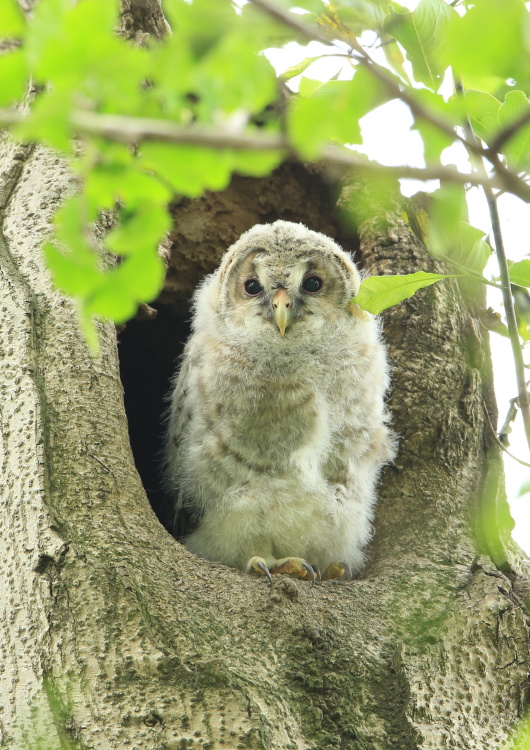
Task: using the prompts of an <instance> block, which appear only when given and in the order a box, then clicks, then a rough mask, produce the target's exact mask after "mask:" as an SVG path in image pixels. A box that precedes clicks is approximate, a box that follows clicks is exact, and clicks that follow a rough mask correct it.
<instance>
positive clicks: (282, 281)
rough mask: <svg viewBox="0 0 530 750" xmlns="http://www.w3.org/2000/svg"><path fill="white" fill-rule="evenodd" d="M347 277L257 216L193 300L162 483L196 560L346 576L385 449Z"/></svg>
mask: <svg viewBox="0 0 530 750" xmlns="http://www.w3.org/2000/svg"><path fill="white" fill-rule="evenodd" d="M359 284H360V276H359V273H358V271H357V269H356V267H355V264H354V263H353V261H352V260H351V258H350V256H349V255H348V254H347V253H345V252H344V251H343V250H342V249H341V248H340V247H339V246H338V245H337V244H336V243H335V242H333V241H332V240H331V239H329V238H328V237H326V236H325V235H323V234H319V233H318V232H313V231H310V230H308V229H307V228H306V227H305V226H303V225H302V224H295V223H291V222H287V221H276V222H274V223H273V224H263V225H257V226H255V227H253V228H252V229H250V230H249V231H248V232H246V233H245V234H243V235H242V236H241V237H240V239H239V240H238V241H237V242H236V243H235V244H234V245H232V247H230V248H229V250H228V251H227V252H226V253H225V255H224V257H223V258H222V261H221V264H220V266H219V268H218V269H217V271H215V273H213V274H212V275H211V276H208V277H207V278H206V279H205V281H204V282H203V283H202V284H201V285H200V286H199V288H198V289H197V291H196V293H195V297H194V315H193V321H192V334H191V336H190V338H189V341H188V343H187V345H186V347H185V350H184V353H183V356H182V362H181V367H180V372H179V373H178V375H177V377H176V379H175V381H174V387H173V390H172V394H171V406H170V410H169V412H168V430H167V443H166V455H165V481H166V485H167V489H168V491H169V493H170V494H171V496H172V498H173V501H174V506H175V513H176V535H177V537H178V538H181V539H182V541H183V542H184V544H185V545H186V547H188V549H189V550H191V552H194V553H195V554H196V555H198V556H200V557H202V558H205V559H207V560H212V561H220V562H222V563H225V564H226V565H229V566H233V567H235V568H240V569H242V570H246V571H249V572H253V573H257V574H259V575H265V576H267V577H268V578H269V579H270V580H271V581H272V579H271V574H289V575H292V576H296V577H298V578H300V579H305V580H309V579H312V580H313V581H314V579H315V575H316V577H317V578H321V579H322V580H327V579H331V578H337V577H340V576H342V575H345V574H346V575H347V574H348V572H350V573H354V572H356V571H358V570H359V569H360V568H361V566H362V563H363V548H364V547H365V545H366V543H367V542H368V540H369V539H370V536H371V533H372V531H371V528H372V527H371V522H372V518H373V507H374V501H375V486H376V483H377V480H378V476H379V473H380V470H381V467H382V466H383V464H384V463H385V462H388V461H389V460H390V459H391V458H392V456H393V452H394V440H393V438H392V434H391V431H390V430H389V427H388V426H387V421H388V417H387V414H386V411H385V406H384V394H385V389H386V388H387V385H388V380H389V374H388V365H387V361H386V357H385V349H384V346H383V343H382V341H381V338H380V330H379V325H378V323H377V321H376V320H375V319H374V318H373V317H372V316H370V315H368V314H367V313H364V312H363V311H361V310H360V308H358V307H357V306H356V305H354V304H352V302H351V299H352V297H354V296H355V295H356V294H357V292H358V289H359Z"/></svg>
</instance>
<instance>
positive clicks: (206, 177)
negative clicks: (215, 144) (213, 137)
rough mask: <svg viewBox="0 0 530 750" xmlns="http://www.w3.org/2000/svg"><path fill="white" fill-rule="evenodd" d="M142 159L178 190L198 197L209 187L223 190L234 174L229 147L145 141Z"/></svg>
mask: <svg viewBox="0 0 530 750" xmlns="http://www.w3.org/2000/svg"><path fill="white" fill-rule="evenodd" d="M139 163H140V165H141V166H142V167H144V168H145V169H148V170H153V172H155V173H156V174H157V175H159V176H163V178H164V179H165V180H167V181H168V182H169V184H170V185H171V186H172V187H173V189H174V191H175V192H176V193H181V194H182V195H188V196H190V197H191V198H197V197H198V196H199V195H201V194H202V193H203V192H204V191H205V190H222V189H223V188H225V187H226V186H227V185H228V183H229V181H230V177H231V169H232V158H231V153H230V152H229V151H226V150H224V151H220V150H219V151H216V150H215V149H209V148H203V147H200V146H178V145H169V144H166V143H144V144H143V145H142V149H141V152H140V159H139Z"/></svg>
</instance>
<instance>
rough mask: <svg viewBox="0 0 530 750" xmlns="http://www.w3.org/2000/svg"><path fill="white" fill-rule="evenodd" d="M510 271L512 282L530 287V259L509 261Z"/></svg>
mask: <svg viewBox="0 0 530 750" xmlns="http://www.w3.org/2000/svg"><path fill="white" fill-rule="evenodd" d="M509 271H510V281H511V283H512V284H517V286H527V287H530V260H520V261H518V262H517V263H509Z"/></svg>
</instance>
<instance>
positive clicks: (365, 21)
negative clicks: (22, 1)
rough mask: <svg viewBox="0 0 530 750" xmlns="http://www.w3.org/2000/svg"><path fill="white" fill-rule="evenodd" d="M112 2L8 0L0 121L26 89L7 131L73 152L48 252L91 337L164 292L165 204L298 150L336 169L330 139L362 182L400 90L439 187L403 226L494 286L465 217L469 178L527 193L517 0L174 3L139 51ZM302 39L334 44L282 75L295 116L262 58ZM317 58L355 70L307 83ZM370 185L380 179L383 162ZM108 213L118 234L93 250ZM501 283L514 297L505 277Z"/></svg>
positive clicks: (0, 20)
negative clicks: (162, 30)
mask: <svg viewBox="0 0 530 750" xmlns="http://www.w3.org/2000/svg"><path fill="white" fill-rule="evenodd" d="M239 4H240V3H239ZM293 8H298V11H297V12H296V13H293V12H292V9H293ZM300 8H302V9H304V11H305V12H304V13H302V14H300V12H299V9H300ZM118 10H119V8H118V4H117V2H116V0H112V1H111V0H105V1H103V0H81V2H79V3H75V4H73V3H71V2H70V0H40V2H39V3H37V5H36V8H35V11H34V13H33V15H32V17H31V19H30V20H29V21H26V20H25V18H24V17H23V15H22V13H21V11H20V10H19V6H18V5H17V3H16V2H15V0H0V38H3V39H4V41H5V42H6V43H5V44H4V45H3V47H2V49H4V53H3V54H1V55H0V76H1V79H2V86H1V87H0V106H4V107H10V109H4V110H3V111H2V113H0V122H2V117H3V121H4V122H5V123H6V124H7V123H13V121H14V120H17V118H14V117H13V112H14V111H16V110H15V109H14V107H13V105H14V104H16V102H18V101H20V100H22V99H23V98H24V97H25V99H26V101H27V102H30V107H29V113H28V115H27V116H25V117H23V118H19V121H16V122H15V124H13V133H14V137H16V138H21V139H24V140H31V141H38V142H41V143H44V144H47V145H49V146H51V147H52V148H54V149H57V150H58V151H60V152H62V153H63V154H64V156H65V158H66V159H68V160H69V162H70V165H71V168H72V170H73V171H74V172H75V174H76V175H77V177H78V183H79V190H78V192H77V194H76V195H75V196H73V197H72V198H70V199H69V200H68V201H67V202H66V203H65V205H64V206H63V207H62V208H61V209H60V211H59V212H58V214H57V216H56V221H55V232H54V235H53V237H52V238H50V240H49V241H48V242H47V243H46V244H45V247H44V253H45V257H46V261H47V264H48V267H49V268H50V270H51V273H52V275H53V278H54V280H55V283H56V284H57V286H58V287H60V288H61V289H63V290H64V291H65V292H67V293H68V294H70V295H72V296H73V297H75V298H76V300H77V301H78V306H79V311H80V317H81V320H82V321H83V326H84V329H85V332H86V335H87V337H88V338H89V340H90V341H91V343H92V345H93V346H95V345H96V343H97V341H96V334H95V328H94V327H93V323H92V320H93V318H94V316H105V317H108V318H111V319H112V320H115V321H116V322H122V321H124V320H126V319H128V318H129V317H131V316H132V315H133V314H134V312H135V310H136V307H137V305H138V303H139V302H141V301H149V300H151V299H153V298H154V297H156V295H157V293H158V291H159V290H160V287H161V285H162V281H163V276H164V268H163V264H162V261H161V260H160V257H159V255H158V253H157V245H158V243H159V241H160V239H161V238H162V236H163V235H164V233H165V232H167V231H168V229H169V226H170V221H169V215H168V211H167V206H168V204H169V203H170V202H171V201H175V200H179V199H180V198H182V197H185V196H187V197H191V198H195V197H197V196H199V195H201V193H203V192H204V191H205V190H221V189H223V188H224V187H226V186H227V184H228V182H229V181H230V178H231V175H232V173H233V172H239V173H243V174H248V175H265V174H267V173H268V172H270V171H271V170H272V169H273V168H274V167H275V166H276V165H277V164H278V163H279V162H280V161H281V160H282V159H283V158H284V157H285V155H286V154H288V153H293V152H294V153H295V154H298V155H299V156H300V157H301V158H303V159H306V160H316V159H326V158H328V154H329V153H330V152H329V149H330V144H334V145H335V146H337V145H338V146H340V147H341V148H342V150H340V149H337V148H335V151H334V159H335V160H339V161H340V160H341V158H342V159H344V163H348V162H350V163H351V161H352V159H353V160H355V158H356V154H357V156H358V166H357V169H359V170H360V171H361V172H365V173H368V174H370V170H373V169H374V167H377V166H378V165H373V164H372V163H370V162H369V161H368V160H366V159H365V158H364V157H363V156H362V154H361V153H360V152H359V150H358V147H359V146H362V133H361V128H360V124H359V120H360V119H361V118H362V117H363V116H364V115H366V114H367V113H369V112H371V111H373V110H374V109H375V108H377V107H379V106H380V105H381V104H383V103H385V102H389V101H391V100H393V99H401V100H402V101H404V102H405V103H406V104H407V105H408V107H409V109H410V111H411V114H412V117H413V119H414V127H415V128H416V129H417V131H418V133H419V135H420V137H421V139H422V141H423V144H424V153H425V159H426V166H425V168H424V169H423V170H417V172H418V176H419V177H422V176H423V177H424V178H425V179H429V178H437V177H439V178H442V182H441V187H440V188H439V189H438V190H437V191H435V192H434V193H433V194H432V195H431V198H430V207H429V210H428V212H423V211H419V212H416V213H415V215H409V221H410V225H411V227H412V228H414V231H416V228H417V226H420V225H421V227H422V231H421V232H420V233H419V235H420V236H421V239H422V241H423V242H424V243H425V244H426V246H427V247H428V248H429V249H430V251H431V252H432V254H433V255H434V256H435V257H436V258H438V259H441V260H443V261H445V262H448V263H449V264H450V266H452V268H453V270H454V273H455V274H457V275H464V276H465V275H470V276H472V277H473V278H475V279H477V278H478V279H483V280H484V281H487V282H489V283H492V280H491V279H488V278H487V277H486V276H484V274H485V268H486V265H487V261H488V259H489V256H490V247H489V245H488V244H486V242H485V240H484V237H483V232H481V231H480V230H479V229H477V228H474V227H472V226H471V225H470V224H469V223H467V221H466V219H467V213H466V196H465V183H466V182H467V181H468V179H469V181H470V182H472V181H474V182H473V184H483V185H484V186H485V189H486V191H489V195H490V197H491V196H493V200H494V198H495V192H496V191H498V190H499V189H500V190H503V191H508V192H512V193H514V194H515V195H518V196H519V197H520V198H523V200H526V201H528V200H530V188H529V187H528V185H527V181H526V174H525V170H527V169H529V168H530V150H529V148H528V143H529V142H530V102H529V100H528V98H527V95H528V94H529V93H530V55H529V51H530V50H529V46H530V42H529V35H528V28H529V26H530V15H529V12H528V10H527V8H526V5H525V4H524V2H523V0H505V2H503V3H498V2H497V0H477V2H475V3H473V4H470V5H469V6H468V4H467V3H466V2H464V1H463V0H457V1H456V2H452V3H449V2H447V1H446V0H421V2H419V4H418V5H417V7H416V8H415V9H414V10H410V9H408V8H405V7H403V6H401V5H399V4H398V3H396V2H387V0H300V1H299V2H296V3H295V2H289V1H288V0H251V1H250V2H249V3H247V4H245V5H243V7H242V8H240V7H238V6H236V5H235V4H233V3H232V2H230V0H193V1H192V2H191V1H188V0H167V2H166V3H165V6H164V10H165V13H166V16H167V18H168V21H169V23H170V26H171V30H172V31H171V33H170V34H167V35H166V37H165V38H164V39H163V40H158V39H154V38H150V39H149V40H148V41H147V43H146V42H145V40H144V39H139V40H130V39H129V40H127V39H124V38H122V37H120V36H119V35H117V34H116V33H115V32H116V27H117V23H118ZM205 19H208V22H207V23H205ZM293 40H295V41H297V42H298V43H301V44H304V43H307V42H309V41H310V40H313V41H314V40H316V41H320V42H321V43H322V45H325V46H323V47H322V55H317V56H315V55H314V54H313V55H312V56H308V57H306V58H305V59H301V60H300V61H299V62H298V63H296V64H295V65H293V66H292V67H291V68H289V69H288V70H286V71H285V72H284V73H283V76H282V77H281V78H282V80H283V82H284V83H285V82H286V81H292V80H295V79H296V77H298V78H299V90H298V93H297V94H293V95H292V96H291V98H290V101H289V102H288V104H287V105H286V107H287V109H286V111H285V112H283V111H282V107H283V105H282V106H280V105H279V102H278V90H279V88H278V78H277V75H276V73H275V71H274V69H273V68H272V66H271V64H270V63H269V62H268V60H267V57H266V55H265V54H264V50H267V49H269V48H273V47H283V46H284V45H285V44H286V43H288V42H292V41H293ZM325 54H331V55H336V56H337V59H338V61H339V62H342V63H344V64H345V65H346V66H349V68H350V75H349V77H348V76H345V75H344V74H343V75H342V76H341V77H340V79H339V78H338V77H337V76H333V78H332V79H330V80H328V81H321V80H318V81H317V80H314V79H312V78H311V77H310V75H309V74H310V72H311V66H312V65H313V64H314V63H315V62H316V61H317V60H318V59H320V57H322V56H324V55H325ZM451 71H452V73H453V75H454V82H455V85H454V87H453V93H452V94H451V95H449V96H448V95H447V93H445V94H443V93H442V91H444V81H445V90H446V89H447V82H448V80H449V79H448V76H449V75H450V73H451ZM345 77H346V80H342V79H343V78H345ZM28 80H31V82H32V90H31V91H32V93H28V89H27V82H28ZM35 92H37V93H35ZM391 128H392V123H391V122H390V123H389V137H391V135H392V130H391ZM457 141H460V142H461V143H463V144H464V145H465V147H466V148H467V149H468V152H469V154H470V162H471V166H472V170H471V169H470V172H471V171H472V172H473V175H472V176H470V177H468V176H466V175H464V174H461V173H458V171H457V170H456V168H455V169H454V170H453V171H452V172H451V171H450V170H447V168H445V167H443V166H442V165H441V162H440V156H441V153H442V151H443V150H444V149H445V148H446V147H447V146H449V145H451V144H453V143H455V142H457ZM345 146H348V149H345V148H344V147H345ZM356 146H357V149H356ZM482 162H485V163H486V165H487V168H485V167H484V166H483V165H482ZM397 173H399V169H398V170H397ZM376 174H377V175H378V179H379V180H380V179H381V168H380V167H379V171H377V172H376ZM403 174H407V175H409V174H410V170H409V171H408V172H407V171H406V169H405V168H404V170H403ZM382 176H383V177H384V170H383V175H382ZM391 176H392V178H395V176H396V170H394V172H393V173H392V175H391ZM376 183H377V180H374V184H376ZM371 200H377V196H376V195H375V193H374V196H371ZM102 211H107V212H109V211H110V212H112V216H113V217H114V221H115V224H114V227H113V229H112V230H111V231H110V232H109V233H108V234H107V236H106V238H105V240H104V242H102V241H100V242H97V241H96V239H95V233H94V231H93V227H94V223H95V222H96V221H97V220H98V217H100V215H101V212H102ZM416 233H417V234H418V232H417V231H416ZM498 239H499V238H498V237H495V244H496V246H497V245H498V244H499V243H498ZM497 251H498V252H501V248H500V247H497ZM529 264H530V260H528V261H527V260H523V261H520V262H518V263H510V262H509V261H508V266H509V268H510V271H509V273H510V274H511V281H512V282H514V283H515V284H517V285H518V286H519V287H525V288H528V287H530V271H529V270H528V265H529ZM501 266H502V264H501ZM427 276H429V280H428V281H427ZM442 278H444V275H443V274H434V275H423V276H422V277H421V278H420V275H419V274H417V273H416V274H411V275H410V277H400V278H395V277H392V276H383V277H380V278H377V279H367V280H365V281H364V282H363V284H362V287H361V291H360V293H359V295H358V297H357V298H356V300H355V301H356V303H357V304H359V305H361V306H364V307H365V308H366V309H368V310H372V311H376V312H379V311H380V310H382V309H385V307H388V306H390V305H393V304H396V303H397V302H399V301H401V300H403V299H404V298H406V297H407V296H410V294H412V293H414V292H415V291H417V290H418V289H420V288H421V287H423V286H426V285H427V284H431V283H434V282H435V281H438V280H439V279H442ZM496 281H497V280H493V283H495V282H496ZM420 282H421V283H420ZM501 286H503V287H504V291H505V304H506V300H507V299H508V298H509V297H510V291H509V280H508V278H507V276H506V278H504V279H501ZM398 289H399V290H401V291H400V292H399V293H398V291H397V290H398ZM506 295H508V296H506ZM520 308H521V306H520V305H519V306H518V309H520ZM507 312H509V310H507ZM527 317H528V316H526V317H524V315H522V313H521V315H520V318H519V320H518V322H517V325H515V324H511V323H510V320H509V319H508V328H509V329H510V331H511V332H512V340H513V341H512V343H513V344H514V346H515V345H516V344H517V341H516V339H517V328H518V330H519V333H520V334H521V335H522V336H523V339H525V340H526V339H528V338H530V337H529V336H528V335H527V331H528V325H527ZM514 325H515V329H514ZM514 330H515V334H514V333H513V331H514ZM514 336H515V338H514Z"/></svg>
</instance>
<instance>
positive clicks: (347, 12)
mask: <svg viewBox="0 0 530 750" xmlns="http://www.w3.org/2000/svg"><path fill="white" fill-rule="evenodd" d="M333 9H334V11H335V13H336V15H337V16H338V18H339V19H340V20H341V22H342V23H343V24H344V25H345V26H347V28H348V29H350V31H352V32H353V33H354V34H356V35H358V36H360V35H361V34H362V33H363V31H367V30H374V31H375V30H379V29H380V28H381V26H382V23H383V19H384V17H385V13H386V12H387V9H388V2H387V1H386V0H383V2H381V0H375V1H374V0H342V2H341V4H340V6H339V5H338V4H334V6H333Z"/></svg>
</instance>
